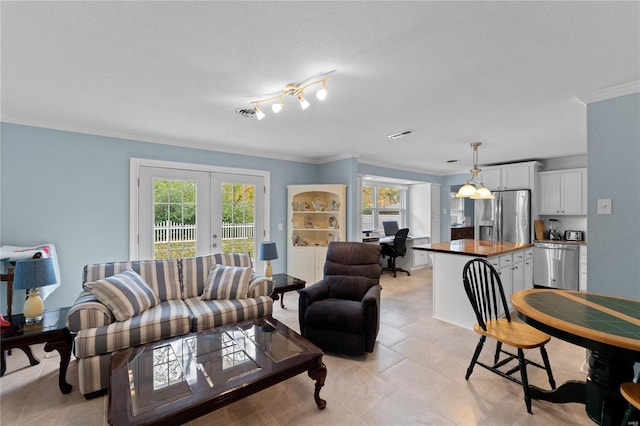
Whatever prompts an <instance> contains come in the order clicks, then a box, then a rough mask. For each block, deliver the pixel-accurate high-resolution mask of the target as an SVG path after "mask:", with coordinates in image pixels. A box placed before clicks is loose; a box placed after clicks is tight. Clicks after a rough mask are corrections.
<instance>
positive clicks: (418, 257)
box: [407, 237, 431, 270]
mask: <svg viewBox="0 0 640 426" xmlns="http://www.w3.org/2000/svg"><path fill="white" fill-rule="evenodd" d="M411 244H412V246H417V245H421V244H429V237H418V238H413V239H412V241H411ZM411 251H412V252H413V265H412V268H411V269H412V270H413V269H420V268H426V267H428V266H431V262H430V256H429V252H427V251H423V250H413V249H412V250H411ZM408 255H410V254H409V253H407V256H408Z"/></svg>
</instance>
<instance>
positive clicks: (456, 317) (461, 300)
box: [413, 239, 533, 329]
mask: <svg viewBox="0 0 640 426" xmlns="http://www.w3.org/2000/svg"><path fill="white" fill-rule="evenodd" d="M413 250H423V251H427V252H432V253H433V254H434V256H433V317H434V318H435V319H438V320H441V321H446V322H449V323H451V324H455V325H457V326H460V327H464V328H468V329H472V328H473V324H475V322H476V318H475V315H474V313H473V309H472V308H471V305H470V303H469V299H467V295H466V294H465V292H464V286H463V284H462V270H463V268H464V265H465V264H466V263H467V262H468V261H469V260H471V259H473V258H483V259H486V260H487V261H488V262H489V263H491V264H492V265H493V266H494V267H495V269H496V270H497V271H498V273H499V274H500V279H501V280H502V286H503V288H504V292H505V296H506V298H507V302H508V303H510V300H511V299H510V298H511V293H513V292H516V291H518V290H524V289H526V288H532V287H533V244H529V243H511V242H504V241H495V242H494V241H484V240H470V239H465V240H454V241H449V242H442V243H433V244H421V245H414V246H413Z"/></svg>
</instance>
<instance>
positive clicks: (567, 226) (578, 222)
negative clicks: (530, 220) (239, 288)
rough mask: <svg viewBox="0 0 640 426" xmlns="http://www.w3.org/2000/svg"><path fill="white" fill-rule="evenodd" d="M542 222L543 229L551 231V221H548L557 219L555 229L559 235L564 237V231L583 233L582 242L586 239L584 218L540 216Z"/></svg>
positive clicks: (585, 219) (585, 218)
mask: <svg viewBox="0 0 640 426" xmlns="http://www.w3.org/2000/svg"><path fill="white" fill-rule="evenodd" d="M540 219H542V220H543V221H544V229H545V231H548V230H549V229H551V221H550V220H549V219H557V220H558V221H557V222H555V223H556V229H558V230H559V231H560V235H561V236H562V237H564V231H583V232H584V240H585V241H586V240H587V239H588V235H589V233H588V232H587V217H586V216H540Z"/></svg>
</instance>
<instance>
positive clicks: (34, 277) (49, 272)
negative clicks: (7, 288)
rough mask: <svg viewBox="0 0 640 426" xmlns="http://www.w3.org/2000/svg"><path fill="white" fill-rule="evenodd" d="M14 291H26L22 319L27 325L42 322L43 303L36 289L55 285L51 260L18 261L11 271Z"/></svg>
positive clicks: (46, 258)
mask: <svg viewBox="0 0 640 426" xmlns="http://www.w3.org/2000/svg"><path fill="white" fill-rule="evenodd" d="M13 276H14V278H13V288H14V290H27V291H28V294H29V297H28V298H27V301H26V302H25V303H24V311H23V314H24V319H25V322H26V323H27V324H35V323H38V322H40V321H42V315H43V314H44V302H43V301H42V298H41V297H40V295H39V294H38V288H40V287H45V286H48V285H51V284H55V283H56V282H57V281H56V271H55V269H54V267H53V259H52V258H50V257H41V258H39V259H29V260H18V261H17V262H16V266H15V268H14V269H13Z"/></svg>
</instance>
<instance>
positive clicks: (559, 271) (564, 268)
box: [533, 243, 580, 290]
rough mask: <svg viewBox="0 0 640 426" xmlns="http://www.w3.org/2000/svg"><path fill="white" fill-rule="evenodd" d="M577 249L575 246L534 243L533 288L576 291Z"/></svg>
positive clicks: (577, 273) (577, 275)
mask: <svg viewBox="0 0 640 426" xmlns="http://www.w3.org/2000/svg"><path fill="white" fill-rule="evenodd" d="M579 259H580V257H579V247H578V246H577V245H575V244H561V243H535V245H534V248H533V285H534V287H546V288H559V289H563V290H578V288H579V285H578V277H579V270H578V267H579Z"/></svg>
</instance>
